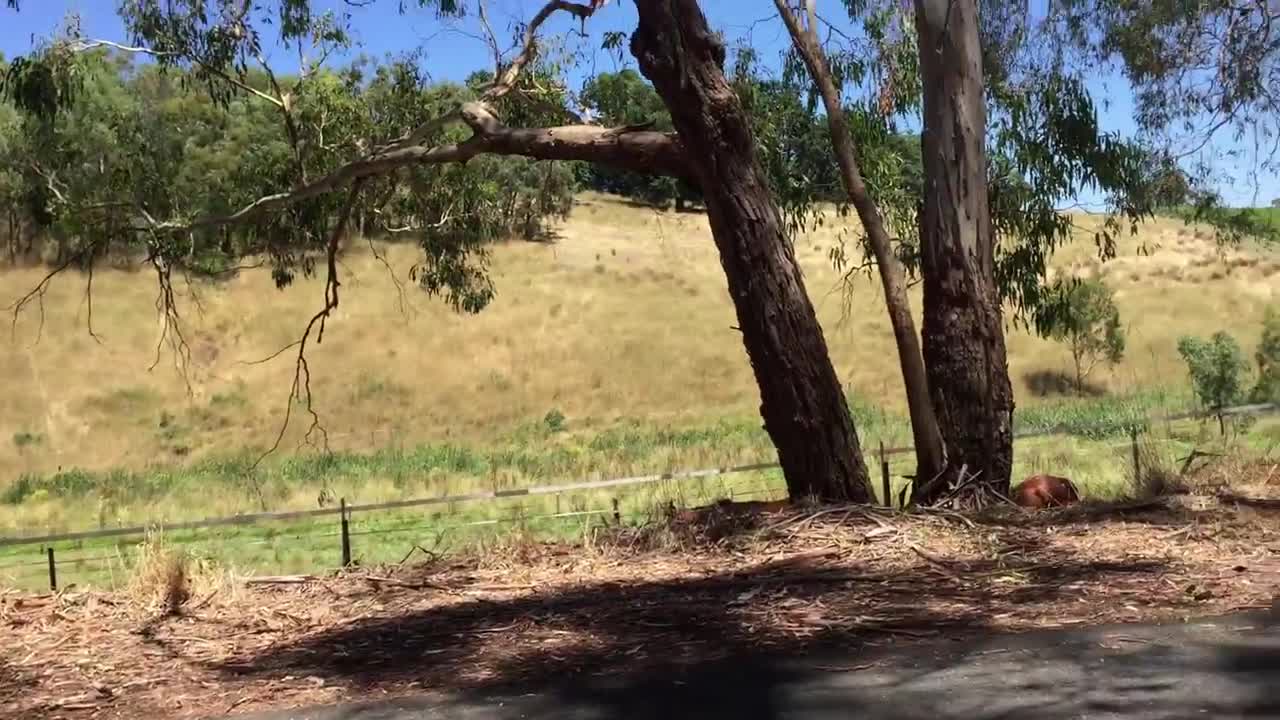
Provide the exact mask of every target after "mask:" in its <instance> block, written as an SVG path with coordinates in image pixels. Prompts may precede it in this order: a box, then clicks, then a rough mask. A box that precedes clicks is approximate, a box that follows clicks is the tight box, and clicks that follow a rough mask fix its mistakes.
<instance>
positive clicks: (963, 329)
mask: <svg viewBox="0 0 1280 720" xmlns="http://www.w3.org/2000/svg"><path fill="white" fill-rule="evenodd" d="M915 10H916V29H917V33H918V40H919V47H920V74H921V79H922V80H923V87H924V112H923V115H924V127H923V134H922V145H923V150H924V170H925V196H924V212H923V214H922V216H921V220H920V245H921V270H922V274H923V276H924V323H923V342H924V359H925V365H926V367H927V369H928V374H929V388H930V391H931V393H932V395H933V405H934V410H935V412H936V413H937V415H938V420H939V423H940V425H941V428H942V434H943V438H944V440H945V441H946V444H947V452H948V461H949V462H950V467H951V468H959V467H960V466H962V465H967V466H968V472H969V473H974V472H981V473H982V478H983V482H984V483H986V484H987V485H988V486H989V487H992V488H993V489H995V490H997V491H999V492H1003V493H1007V491H1008V488H1009V473H1010V471H1011V468H1012V464H1013V435H1012V424H1013V390H1012V387H1011V385H1010V383H1009V368H1008V363H1007V361H1006V358H1005V343H1004V327H1003V319H1002V316H1001V308H1000V302H999V299H998V296H997V294H996V288H995V279H994V270H993V267H994V247H993V243H994V235H993V230H992V226H991V215H990V208H989V205H988V201H987V172H986V170H987V168H986V148H985V142H984V135H985V132H986V106H985V105H984V97H983V81H982V60H981V55H980V46H979V40H978V8H977V3H976V1H975V0H915ZM917 487H919V488H920V489H923V486H917ZM933 490H934V493H936V492H942V491H945V490H946V486H945V484H944V483H937V484H934V486H933ZM934 493H930V494H934ZM932 499H933V498H930V497H919V498H917V502H928V501H930V500H932Z"/></svg>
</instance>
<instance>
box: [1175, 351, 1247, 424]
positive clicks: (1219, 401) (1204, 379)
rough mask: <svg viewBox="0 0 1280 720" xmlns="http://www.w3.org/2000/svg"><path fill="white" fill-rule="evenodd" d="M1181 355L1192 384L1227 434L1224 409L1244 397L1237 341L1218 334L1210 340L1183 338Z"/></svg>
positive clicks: (1202, 401) (1241, 352) (1202, 402)
mask: <svg viewBox="0 0 1280 720" xmlns="http://www.w3.org/2000/svg"><path fill="white" fill-rule="evenodd" d="M1178 354H1179V355H1181V356H1182V359H1183V361H1185V362H1186V363H1187V371H1188V373H1189V374H1190V375H1191V385H1192V387H1193V388H1194V389H1195V393H1196V397H1197V398H1199V400H1200V404H1201V405H1203V406H1204V407H1205V408H1206V409H1208V410H1212V411H1214V413H1215V414H1216V415H1217V416H1218V424H1219V425H1220V426H1221V427H1222V431H1223V432H1224V433H1225V432H1226V423H1225V419H1224V418H1223V415H1222V412H1221V411H1222V410H1223V409H1224V408H1227V407H1230V406H1231V405H1233V404H1235V403H1237V402H1240V400H1241V398H1242V397H1243V396H1244V380H1243V377H1242V375H1243V371H1244V369H1245V361H1244V353H1243V351H1241V349H1240V344H1239V343H1237V342H1236V340H1235V338H1233V337H1231V336H1230V335H1228V334H1227V333H1225V332H1222V331H1218V332H1216V333H1214V334H1213V337H1212V338H1210V339H1209V340H1204V339H1202V338H1198V337H1191V336H1184V337H1183V338H1181V339H1180V340H1178Z"/></svg>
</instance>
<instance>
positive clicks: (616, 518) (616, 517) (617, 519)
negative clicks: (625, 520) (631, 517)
mask: <svg viewBox="0 0 1280 720" xmlns="http://www.w3.org/2000/svg"><path fill="white" fill-rule="evenodd" d="M613 524H614V525H617V526H619V527H621V526H622V512H621V511H620V510H619V509H618V498H614V499H613Z"/></svg>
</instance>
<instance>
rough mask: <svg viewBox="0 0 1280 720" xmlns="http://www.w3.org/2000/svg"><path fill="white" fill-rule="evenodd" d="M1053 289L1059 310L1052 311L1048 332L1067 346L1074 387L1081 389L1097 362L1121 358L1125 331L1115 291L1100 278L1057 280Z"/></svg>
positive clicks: (1113, 362) (1114, 362)
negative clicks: (1069, 350)
mask: <svg viewBox="0 0 1280 720" xmlns="http://www.w3.org/2000/svg"><path fill="white" fill-rule="evenodd" d="M1054 293H1055V294H1056V295H1057V296H1058V298H1059V302H1060V303H1061V310H1060V311H1059V312H1057V313H1054V314H1053V316H1052V319H1051V321H1050V324H1049V328H1048V329H1049V334H1050V337H1052V338H1053V339H1054V340H1057V341H1058V342H1064V343H1066V344H1067V345H1068V346H1069V347H1070V348H1071V361H1072V363H1073V364H1074V365H1075V375H1076V391H1077V392H1083V390H1084V382H1085V380H1086V379H1087V378H1088V377H1089V374H1090V373H1091V372H1093V369H1094V368H1095V367H1097V366H1098V363H1100V362H1103V361H1106V362H1107V363H1109V364H1111V365H1115V364H1116V363H1118V362H1120V360H1122V359H1123V358H1124V350H1125V331H1124V327H1123V326H1121V324H1120V310H1119V309H1118V308H1117V307H1116V303H1115V294H1114V293H1113V292H1112V291H1111V288H1109V287H1107V286H1106V284H1105V283H1103V282H1102V281H1101V280H1095V279H1089V280H1084V281H1076V280H1069V281H1062V280H1059V281H1058V282H1057V283H1055V287H1054Z"/></svg>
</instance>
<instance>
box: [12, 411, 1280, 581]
mask: <svg viewBox="0 0 1280 720" xmlns="http://www.w3.org/2000/svg"><path fill="white" fill-rule="evenodd" d="M1278 411H1280V406H1278V405H1275V404H1256V405H1246V406H1239V407H1234V408H1227V409H1223V410H1221V411H1219V412H1213V413H1203V412H1188V413H1179V414H1175V415H1165V416H1161V417H1155V418H1148V420H1149V421H1151V422H1152V423H1155V422H1172V421H1176V420H1185V419H1202V418H1206V417H1216V416H1218V415H1224V416H1242V415H1260V414H1270V413H1275V412H1278ZM1067 434H1071V433H1069V432H1064V430H1062V429H1061V428H1051V429H1047V430H1040V431H1036V432H1024V433H1018V434H1016V435H1015V437H1016V438H1019V439H1027V438H1035V437H1049V436H1054V435H1067ZM1139 435H1140V432H1139V431H1138V430H1137V429H1135V430H1133V431H1132V433H1131V434H1130V437H1129V438H1127V439H1126V440H1124V441H1123V442H1119V441H1117V442H1109V443H1103V446H1105V447H1110V448H1113V449H1114V450H1116V451H1117V457H1118V458H1123V457H1124V456H1128V455H1130V452H1126V451H1125V450H1126V448H1129V449H1131V458H1132V459H1131V462H1132V463H1133V464H1134V467H1132V468H1131V469H1130V470H1128V472H1131V473H1132V476H1133V477H1138V476H1139V475H1140V473H1141V468H1140V467H1137V464H1138V463H1140V462H1141V459H1140V454H1139V448H1138V443H1139ZM1149 441H1160V440H1159V439H1157V438H1144V442H1149ZM1165 441H1166V442H1173V441H1171V440H1165ZM1095 448H1096V445H1095ZM913 450H914V448H912V447H910V446H902V447H884V446H883V444H881V445H880V446H879V447H877V448H874V449H872V450H871V452H872V454H873V455H874V456H875V457H876V459H877V460H878V465H879V467H878V468H876V470H878V472H873V473H872V480H873V485H874V486H875V490H876V491H877V495H879V498H880V500H881V501H882V502H884V503H885V504H887V505H890V506H894V505H901V504H902V500H903V499H904V498H905V497H906V494H907V492H908V491H909V489H910V487H911V485H912V482H913V481H912V480H911V479H910V473H911V472H913V471H914V467H913V466H912V463H913V459H912V458H910V457H909V456H908V454H909V453H911V452H912V451H913ZM1095 451H1096V450H1095ZM778 470H779V466H778V465H777V463H751V464H743V465H736V466H728V467H720V468H704V469H697V470H686V471H679V472H665V473H654V474H648V475H637V476H631V477H622V478H613V479H607V480H588V481H580V482H573V483H561V484H554V485H535V486H529V487H521V488H510V489H501V490H486V491H477V492H469V493H462V494H456V495H441V496H434V497H424V498H413V499H406V500H396V501H391V502H382V503H369V504H355V505H347V504H346V502H345V500H343V501H341V502H340V503H339V506H338V507H333V508H319V509H314V510H295V511H284V512H262V513H246V514H241V515H235V516H230V517H220V518H210V519H206V520H199V521H188V522H170V523H154V524H150V525H136V526H130V527H117V528H101V529H97V530H83V531H74V532H60V533H52V534H44V535H30V536H10V537H3V538H0V553H3V554H0V584H8V585H15V586H19V587H28V588H35V587H41V586H44V587H49V588H51V589H55V590H56V589H57V588H58V586H59V577H60V576H61V578H62V580H63V584H64V585H65V584H66V583H65V580H66V579H68V578H69V577H74V579H75V581H76V582H77V583H79V584H103V581H106V582H105V584H114V583H115V580H116V578H122V577H127V576H128V572H129V568H130V567H131V565H132V563H133V562H134V560H135V558H136V555H137V550H138V548H139V547H140V545H141V543H142V542H143V541H144V539H145V537H146V536H147V535H148V534H150V533H157V532H158V533H161V534H162V536H163V538H164V541H165V542H166V543H172V544H176V545H180V546H183V547H185V548H187V549H189V550H190V551H191V552H193V553H194V554H198V555H202V556H208V557H211V558H220V557H226V556H232V555H234V556H237V557H239V558H241V559H242V561H243V562H244V563H245V564H247V565H249V566H250V567H249V568H247V569H249V570H251V571H257V570H261V569H276V570H281V569H283V570H286V571H295V570H301V569H305V570H309V571H318V570H321V569H334V568H336V567H340V566H346V565H350V564H352V563H353V562H362V563H370V564H376V563H384V562H403V560H404V557H403V556H404V554H405V548H406V547H407V548H409V551H410V553H411V552H412V551H413V550H414V549H416V548H424V547H426V546H432V547H436V548H438V547H439V546H440V545H441V544H442V543H444V542H446V540H454V541H463V540H465V539H466V537H467V536H468V535H474V534H475V533H476V532H477V531H483V530H485V529H491V530H492V529H501V528H509V527H512V526H519V527H522V528H524V529H527V530H530V531H538V530H543V531H546V532H549V533H550V534H552V535H561V536H565V535H569V534H572V532H575V531H576V532H578V533H581V532H585V531H586V530H587V529H588V528H589V527H590V525H591V523H602V522H603V523H612V524H614V525H620V524H623V523H624V522H627V521H636V520H638V519H641V518H642V516H643V515H644V513H645V512H646V511H648V512H650V513H651V512H652V511H653V508H654V507H655V506H656V505H658V504H661V503H662V502H666V501H670V502H674V501H675V500H676V499H682V500H688V499H690V498H688V497H685V496H684V495H685V493H686V492H693V493H694V494H696V495H697V498H695V499H701V500H703V501H710V500H714V499H720V498H729V499H733V500H738V499H744V500H745V499H757V498H769V499H773V498H780V497H783V496H785V494H786V488H785V484H784V483H783V482H782V478H781V473H780V472H778ZM748 474H754V475H757V476H761V477H759V478H758V481H757V483H756V484H755V485H754V486H750V485H748V486H744V485H743V484H742V483H741V482H738V483H731V482H728V481H726V478H728V477H730V476H740V475H748ZM716 481H719V486H718V487H713V485H714V484H715V482H716ZM689 483H693V484H696V486H697V487H695V488H692V489H688V488H685V487H684V486H683V485H681V484H689ZM646 487H648V488H650V489H651V492H649V494H648V495H647V496H646V495H644V494H643V493H637V492H636V491H637V490H644V489H645V488H646ZM601 490H616V491H620V492H621V494H613V495H612V496H608V495H602V494H601V493H599V491H601ZM584 493H591V498H590V500H592V501H595V504H591V503H590V502H589V501H588V500H583V499H582V494H584ZM535 498H541V499H542V500H544V501H545V502H543V503H542V504H541V509H543V510H545V511H544V512H533V513H530V512H529V508H528V507H526V505H525V502H526V501H529V500H531V499H535ZM601 501H607V502H604V503H603V504H602V503H601ZM624 501H625V502H624ZM503 502H505V503H513V504H510V505H509V507H507V508H506V512H505V513H500V514H499V515H498V516H497V517H485V518H476V519H466V514H465V513H464V512H462V511H461V510H460V506H461V505H464V504H468V505H472V506H476V505H493V504H497V503H503ZM552 503H553V506H552ZM566 503H567V504H568V505H569V507H568V508H567V509H565V508H564V507H563V505H565V504H566ZM433 506H445V510H444V511H442V512H436V513H434V514H426V513H424V512H423V511H424V510H427V509H429V508H431V507H433ZM535 509H536V508H535ZM552 510H553V511H552ZM575 524H576V527H575ZM381 538H395V539H396V542H386V541H382V540H381ZM23 548H29V550H24V549H23ZM6 551H7V552H6ZM322 558H329V559H328V560H324V559H322Z"/></svg>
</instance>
